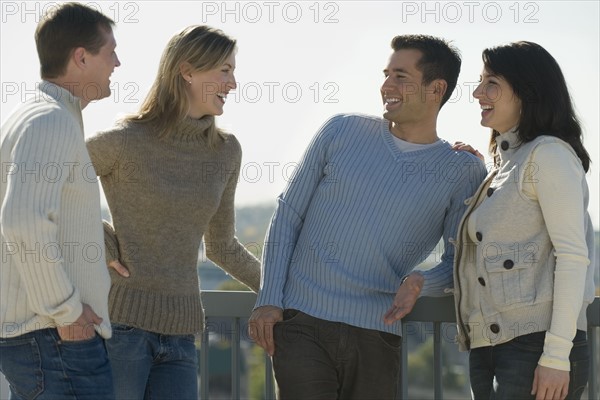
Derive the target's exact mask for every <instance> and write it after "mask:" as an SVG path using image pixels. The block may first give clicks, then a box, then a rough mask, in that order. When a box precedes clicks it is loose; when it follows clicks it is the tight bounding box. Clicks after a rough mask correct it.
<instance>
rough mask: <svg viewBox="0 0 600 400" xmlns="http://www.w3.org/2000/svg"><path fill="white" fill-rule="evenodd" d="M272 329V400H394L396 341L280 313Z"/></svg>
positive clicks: (297, 313)
mask: <svg viewBox="0 0 600 400" xmlns="http://www.w3.org/2000/svg"><path fill="white" fill-rule="evenodd" d="M283 316H284V320H283V322H280V323H278V324H276V325H275V327H274V329H273V337H274V340H275V354H274V356H273V370H274V372H275V379H276V381H277V389H278V398H279V399H281V400H288V399H303V400H305V399H394V398H395V397H396V393H397V391H398V386H399V382H400V376H399V373H400V350H401V346H402V337H400V336H397V335H393V334H390V333H385V332H379V331H376V330H371V329H363V328H357V327H355V326H350V325H347V324H344V323H340V322H330V321H325V320H322V319H318V318H314V317H311V316H310V315H307V314H305V313H303V312H301V311H297V310H285V311H284V314H283Z"/></svg>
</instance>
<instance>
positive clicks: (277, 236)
mask: <svg viewBox="0 0 600 400" xmlns="http://www.w3.org/2000/svg"><path fill="white" fill-rule="evenodd" d="M485 175H486V171H485V166H484V165H483V163H482V162H481V161H479V160H478V159H477V158H476V157H474V156H473V155H471V154H469V153H466V152H456V151H454V150H452V149H451V146H450V144H449V143H448V142H446V141H443V140H440V141H438V142H437V143H436V144H434V145H433V146H428V147H427V148H426V149H423V150H416V151H411V152H405V153H402V152H401V151H400V150H399V149H398V147H397V146H396V144H395V143H394V141H393V137H392V134H391V132H390V130H389V121H386V120H384V119H381V118H375V117H368V116H362V115H337V116H334V117H333V118H331V119H330V120H329V121H327V122H326V123H325V124H324V125H323V126H322V127H321V129H320V130H319V132H318V133H317V135H316V136H315V137H314V139H313V140H312V142H311V144H310V145H309V147H308V149H307V151H306V153H305V154H304V156H303V158H302V160H301V162H300V163H299V165H298V167H297V169H296V171H295V173H294V175H293V177H292V179H291V181H290V182H289V184H288V186H287V188H286V189H285V191H284V192H283V193H282V194H281V195H280V196H279V198H278V205H277V210H276V211H275V214H274V216H273V219H272V221H271V227H270V229H269V232H268V234H267V238H266V243H265V249H264V254H263V275H262V281H261V290H260V292H259V296H258V299H257V303H256V306H257V307H259V306H263V305H274V306H278V307H281V308H293V309H298V310H301V311H303V312H305V313H307V314H310V315H312V316H314V317H317V318H321V319H326V320H330V321H339V322H344V323H347V324H350V325H353V326H358V327H362V328H368V329H375V330H380V331H387V332H391V333H395V334H398V335H399V334H401V325H400V323H399V322H398V323H396V324H393V325H391V326H386V325H384V323H383V315H384V313H385V312H386V310H387V309H388V308H389V307H390V306H391V304H392V301H393V298H394V295H395V293H396V290H397V289H398V286H399V284H400V280H401V278H402V277H403V276H404V275H406V274H408V273H409V272H410V271H412V269H413V268H414V267H415V266H416V265H417V264H419V263H420V262H421V261H423V260H424V259H425V258H426V257H427V256H428V255H429V253H430V252H431V250H432V249H433V248H434V247H435V246H436V244H437V243H438V242H439V240H440V238H441V237H442V236H443V237H444V242H445V244H446V246H445V251H444V254H443V256H442V259H441V263H440V264H439V265H438V266H436V267H435V268H434V269H433V270H430V271H428V272H426V273H425V277H426V283H425V286H424V287H423V291H422V295H439V294H441V293H443V290H444V289H445V288H448V287H452V262H453V256H454V248H453V246H451V245H449V242H448V241H449V239H450V238H454V237H455V234H456V230H457V226H458V223H459V221H460V219H461V217H462V215H463V212H464V210H465V207H466V206H465V204H464V200H465V199H466V198H467V197H470V196H471V195H472V194H473V192H474V191H475V190H476V189H477V187H478V185H479V183H480V182H481V181H482V179H483V178H484V177H485Z"/></svg>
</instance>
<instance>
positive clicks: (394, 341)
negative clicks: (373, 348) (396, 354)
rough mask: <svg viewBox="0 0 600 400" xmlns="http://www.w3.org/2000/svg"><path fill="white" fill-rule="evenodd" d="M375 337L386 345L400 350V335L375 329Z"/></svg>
mask: <svg viewBox="0 0 600 400" xmlns="http://www.w3.org/2000/svg"><path fill="white" fill-rule="evenodd" d="M377 337H379V340H380V341H381V342H383V343H384V344H385V345H386V346H388V347H391V348H392V349H394V350H400V346H401V345H402V336H398V335H394V334H393V333H388V332H383V331H377Z"/></svg>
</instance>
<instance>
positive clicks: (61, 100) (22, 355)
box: [0, 3, 120, 399]
mask: <svg viewBox="0 0 600 400" xmlns="http://www.w3.org/2000/svg"><path fill="white" fill-rule="evenodd" d="M113 25H114V22H113V21H112V20H110V19H109V18H108V17H106V16H104V15H103V14H101V13H100V12H98V11H96V10H93V9H91V8H89V7H86V6H83V5H81V4H76V3H66V4H63V5H61V6H58V7H56V8H54V9H53V10H52V11H51V13H50V14H49V15H46V16H44V17H43V18H42V19H41V20H40V23H39V25H38V27H37V29H36V32H35V40H36V45H37V50H38V55H39V58H40V64H41V76H42V79H43V80H42V81H41V82H40V83H39V84H38V88H37V92H36V95H35V96H34V98H32V99H30V100H28V101H27V102H26V103H25V104H23V105H22V106H21V107H20V108H18V109H17V110H16V111H15V112H14V113H13V114H12V115H11V116H10V117H9V118H8V120H7V121H6V122H5V123H4V124H3V125H2V142H1V143H2V144H1V149H0V151H1V157H2V179H1V185H0V195H1V200H2V208H1V214H0V222H1V230H2V264H1V269H0V273H1V277H0V285H1V287H0V296H1V297H0V325H1V330H0V370H1V371H2V373H3V374H4V375H5V377H6V379H7V380H8V382H9V383H10V389H11V392H12V395H13V396H14V397H16V398H36V399H50V398H52V399H56V398H60V399H75V398H77V399H109V398H114V390H113V383H112V372H111V369H110V364H109V362H108V358H107V354H106V349H105V346H104V339H108V338H109V337H110V336H111V328H110V321H109V317H108V307H107V298H108V291H109V288H110V278H109V275H108V271H107V269H106V263H105V257H104V252H103V249H104V239H103V231H102V225H101V217H100V204H99V189H98V185H97V183H96V179H95V174H94V172H93V168H91V167H90V165H91V161H90V158H89V155H88V152H87V150H86V146H85V142H84V134H83V121H82V116H81V110H82V109H83V108H85V106H86V105H87V104H88V103H89V102H90V101H93V100H98V99H101V98H104V97H107V96H109V95H110V88H109V85H110V80H109V77H110V75H111V74H112V72H113V70H114V68H115V67H118V66H119V65H120V62H119V59H118V58H117V55H116V53H115V47H116V42H115V39H114V36H113V33H112V26H113Z"/></svg>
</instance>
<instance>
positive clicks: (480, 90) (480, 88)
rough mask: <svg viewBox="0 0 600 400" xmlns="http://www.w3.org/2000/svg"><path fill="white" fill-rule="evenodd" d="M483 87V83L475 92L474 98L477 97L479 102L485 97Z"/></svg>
mask: <svg viewBox="0 0 600 400" xmlns="http://www.w3.org/2000/svg"><path fill="white" fill-rule="evenodd" d="M482 87H483V82H482V83H480V84H479V85H477V87H476V88H475V90H473V97H475V98H476V99H478V100H479V99H481V98H482V97H483V91H482Z"/></svg>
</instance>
